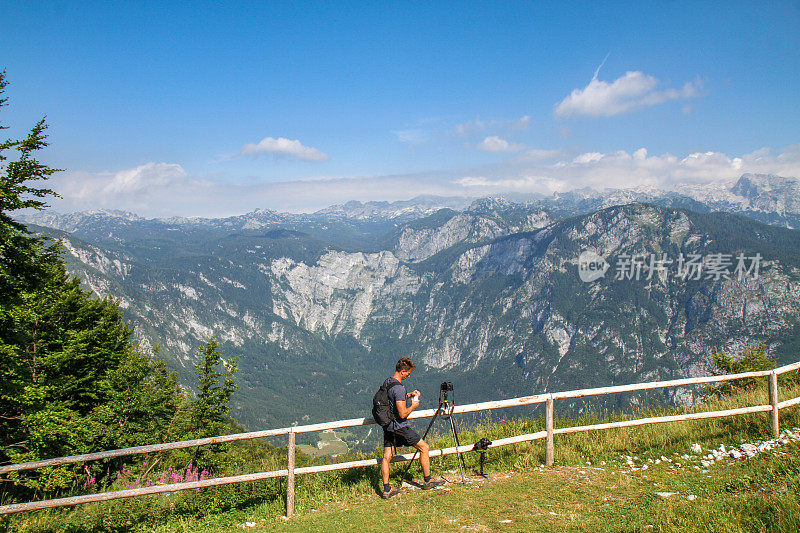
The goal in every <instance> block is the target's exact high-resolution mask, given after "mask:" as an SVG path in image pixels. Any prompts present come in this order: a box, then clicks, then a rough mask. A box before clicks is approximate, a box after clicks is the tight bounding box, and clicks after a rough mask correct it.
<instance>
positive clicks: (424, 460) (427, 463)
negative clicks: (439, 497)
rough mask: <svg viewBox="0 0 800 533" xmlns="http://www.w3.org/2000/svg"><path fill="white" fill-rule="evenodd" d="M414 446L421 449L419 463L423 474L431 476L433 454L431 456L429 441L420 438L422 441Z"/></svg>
mask: <svg viewBox="0 0 800 533" xmlns="http://www.w3.org/2000/svg"><path fill="white" fill-rule="evenodd" d="M414 448H416V449H417V450H419V465H420V466H421V467H422V475H423V476H425V477H428V476H430V475H431V456H430V451H431V447H430V446H428V443H427V442H425V441H424V440H422V439H420V441H419V442H418V443H416V444H415V445H414ZM387 479H388V478H387Z"/></svg>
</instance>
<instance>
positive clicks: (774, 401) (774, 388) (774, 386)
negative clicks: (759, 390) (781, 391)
mask: <svg viewBox="0 0 800 533" xmlns="http://www.w3.org/2000/svg"><path fill="white" fill-rule="evenodd" d="M769 403H770V405H772V411H770V419H771V421H772V431H773V433H775V438H778V435H779V434H780V425H779V421H778V413H779V411H778V374H776V373H775V371H774V370H773V371H772V374H770V375H769Z"/></svg>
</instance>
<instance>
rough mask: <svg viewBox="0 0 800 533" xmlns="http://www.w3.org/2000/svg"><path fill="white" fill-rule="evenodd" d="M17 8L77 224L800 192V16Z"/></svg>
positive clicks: (32, 110) (400, 8)
mask: <svg viewBox="0 0 800 533" xmlns="http://www.w3.org/2000/svg"><path fill="white" fill-rule="evenodd" d="M609 4H610V5H605V3H600V2H574V3H569V4H568V5H566V6H564V5H562V2H553V3H546V2H494V3H488V2H487V3H478V2H474V3H472V2H460V3H444V2H427V3H423V2H413V3H396V4H393V5H388V3H382V2H369V3H356V2H348V3H335V2H294V3H288V2H287V3H282V2H265V3H239V4H233V3H231V4H230V5H227V4H222V3H218V2H213V3H211V2H209V3H203V2H186V3H170V4H166V3H164V4H162V3H147V2H135V3H134V2H116V3H85V2H80V3H79V2H41V3H40V2H13V3H11V2H9V3H7V4H6V5H5V6H4V8H3V21H2V31H0V68H5V69H6V71H7V78H8V80H9V82H10V83H11V85H10V86H9V88H8V90H7V96H9V97H10V105H9V106H8V107H6V108H4V110H3V112H2V121H3V123H5V124H11V125H12V130H11V131H12V133H16V134H21V133H23V132H24V130H25V129H27V128H29V127H30V125H32V124H33V123H34V122H35V121H36V120H37V119H38V118H39V117H41V116H42V115H44V114H46V115H47V120H48V123H49V124H50V126H51V128H50V139H51V141H52V145H51V147H50V148H48V150H47V152H46V153H45V154H44V159H46V160H47V162H48V163H50V164H51V165H53V166H57V167H60V168H64V169H66V171H65V172H63V173H61V174H60V175H58V176H57V177H56V178H54V179H53V186H54V187H55V188H56V189H57V190H59V192H60V193H61V194H62V196H64V198H63V200H60V201H54V202H53V205H54V208H56V209H58V210H61V211H68V210H75V209H93V208H117V209H126V210H131V211H135V212H137V213H139V214H141V215H144V216H170V215H201V216H219V215H229V214H237V213H242V212H246V211H249V210H252V209H256V208H271V209H278V210H292V211H299V210H300V211H308V210H314V209H318V208H321V207H323V206H326V205H329V204H331V203H341V202H343V201H346V200H348V199H358V200H397V199H408V198H411V197H413V196H416V195H418V194H440V195H458V196H480V195H486V194H494V195H509V194H529V193H544V194H550V193H552V192H556V191H564V190H569V189H572V188H576V187H584V186H591V187H595V188H602V187H605V186H612V187H632V186H642V185H645V186H647V185H650V186H659V187H669V186H673V185H675V184H677V183H705V182H708V181H713V180H717V179H731V178H733V177H736V176H738V175H740V174H741V173H743V172H748V171H752V172H774V173H777V174H783V175H793V176H798V175H799V174H800V144H799V143H800V126H799V125H800V5H799V4H798V3H797V2H770V3H769V5H765V3H760V2H759V3H756V2H677V1H663V2H630V3H628V2H612V3H609Z"/></svg>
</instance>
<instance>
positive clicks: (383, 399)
mask: <svg viewBox="0 0 800 533" xmlns="http://www.w3.org/2000/svg"><path fill="white" fill-rule="evenodd" d="M397 385H400V382H399V381H396V380H395V382H394V383H391V382H390V383H389V385H388V386H387V385H386V382H384V383H382V384H381V386H380V388H378V392H376V393H375V396H374V397H373V398H372V418H374V419H375V422H376V423H377V424H378V425H379V426H381V427H382V428H384V429H386V426H388V425H389V424H390V423H392V422H394V409H393V406H392V401H391V400H390V399H389V389H391V388H392V387H395V386H397Z"/></svg>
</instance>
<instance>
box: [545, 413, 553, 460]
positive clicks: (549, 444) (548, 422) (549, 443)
mask: <svg viewBox="0 0 800 533" xmlns="http://www.w3.org/2000/svg"><path fill="white" fill-rule="evenodd" d="M544 426H545V430H546V431H547V438H546V439H545V443H546V444H545V452H544V464H545V465H547V466H553V455H554V452H555V449H554V445H553V399H552V398H548V399H547V403H546V405H545V415H544Z"/></svg>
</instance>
